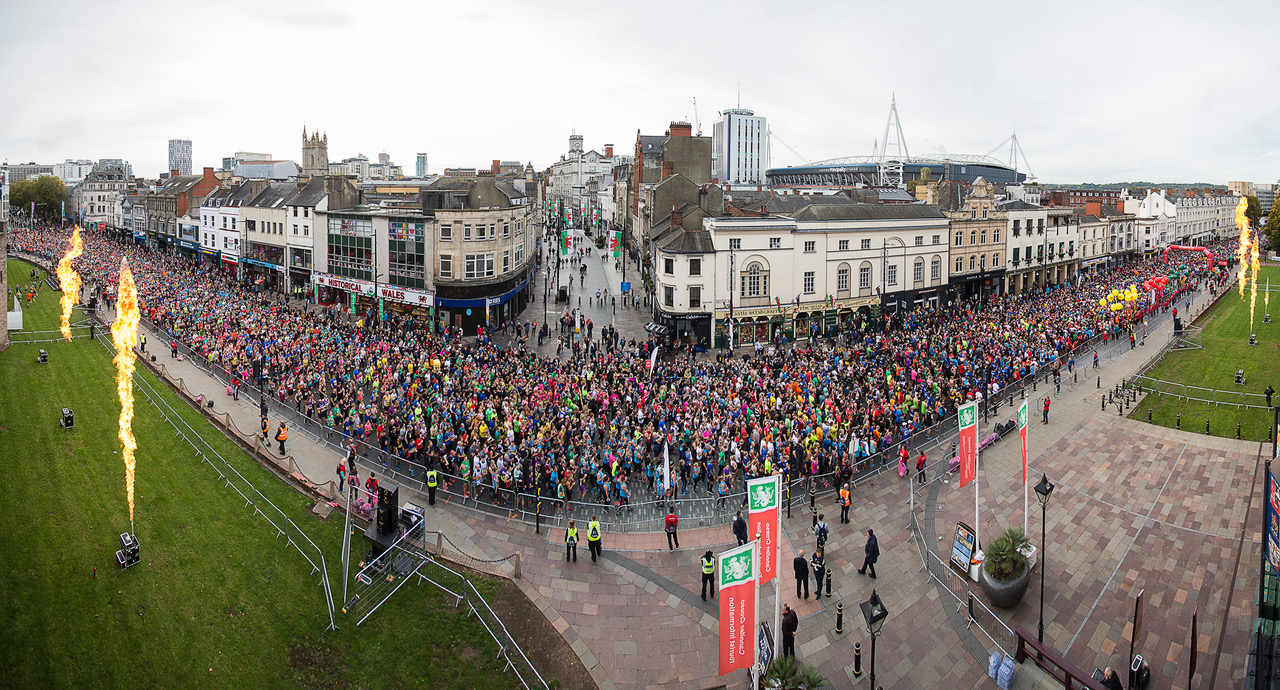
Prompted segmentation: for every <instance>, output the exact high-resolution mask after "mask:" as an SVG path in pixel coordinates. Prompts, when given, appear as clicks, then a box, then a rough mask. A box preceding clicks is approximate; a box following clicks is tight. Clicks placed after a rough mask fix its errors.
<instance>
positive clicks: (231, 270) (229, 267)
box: [218, 253, 240, 279]
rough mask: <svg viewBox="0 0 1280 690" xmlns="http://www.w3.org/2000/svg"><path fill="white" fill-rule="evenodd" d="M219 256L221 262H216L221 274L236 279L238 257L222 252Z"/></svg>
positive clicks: (238, 272)
mask: <svg viewBox="0 0 1280 690" xmlns="http://www.w3.org/2000/svg"><path fill="white" fill-rule="evenodd" d="M219 258H220V259H221V262H220V263H219V264H218V268H219V269H220V270H221V271H222V272H223V274H225V275H226V276H227V277H229V278H232V279H238V278H239V277H240V257H238V256H236V255H235V254H231V253H223V254H222V255H221V256H220V257H219Z"/></svg>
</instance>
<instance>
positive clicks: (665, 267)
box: [662, 259, 676, 276]
mask: <svg viewBox="0 0 1280 690" xmlns="http://www.w3.org/2000/svg"><path fill="white" fill-rule="evenodd" d="M662 272H663V273H665V274H667V275H669V276H670V275H675V273H676V260H675V259H663V260H662Z"/></svg>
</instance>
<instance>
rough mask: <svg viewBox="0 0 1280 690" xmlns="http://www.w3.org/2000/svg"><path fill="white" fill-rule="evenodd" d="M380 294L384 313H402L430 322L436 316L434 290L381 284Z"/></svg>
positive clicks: (421, 321) (419, 320) (419, 321)
mask: <svg viewBox="0 0 1280 690" xmlns="http://www.w3.org/2000/svg"><path fill="white" fill-rule="evenodd" d="M378 296H379V297H380V298H381V299H382V312H383V313H384V314H386V313H391V314H400V315H402V316H407V317H409V318H411V319H413V320H414V321H417V322H418V323H429V322H431V321H432V320H433V318H434V311H435V306H436V296H435V293H433V292H430V291H423V290H411V289H409V288H402V287H397V286H395V285H379V286H378Z"/></svg>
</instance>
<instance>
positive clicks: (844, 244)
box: [839, 240, 849, 252]
mask: <svg viewBox="0 0 1280 690" xmlns="http://www.w3.org/2000/svg"><path fill="white" fill-rule="evenodd" d="M839 246H840V251H842V252H847V251H849V240H840V245H839Z"/></svg>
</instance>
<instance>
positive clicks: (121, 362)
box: [111, 259, 140, 533]
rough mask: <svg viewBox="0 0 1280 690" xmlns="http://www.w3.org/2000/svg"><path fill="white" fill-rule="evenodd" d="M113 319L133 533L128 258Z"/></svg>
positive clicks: (134, 313) (132, 329) (132, 324)
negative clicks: (114, 318)
mask: <svg viewBox="0 0 1280 690" xmlns="http://www.w3.org/2000/svg"><path fill="white" fill-rule="evenodd" d="M117 293H118V295H119V301H118V302H117V303H116V320H115V323H113V324H111V339H112V340H113V341H114V342H115V346H116V356H115V359H114V360H113V361H114V362H115V365H116V394H117V395H118V396H119V397H120V431H119V437H120V445H121V447H122V448H123V450H124V486H125V491H126V493H127V494H128V496H129V531H130V532H131V533H132V532H133V471H134V459H133V452H134V451H135V450H137V449H138V442H137V440H135V439H134V437H133V367H134V365H135V364H136V363H137V359H138V357H137V355H136V354H135V353H134V351H133V348H134V347H136V346H137V344H138V318H139V316H140V313H139V311H138V290H137V288H136V287H135V286H134V284H133V272H131V271H130V270H129V260H128V259H124V260H122V261H121V262H120V286H119V288H118V289H117Z"/></svg>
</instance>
